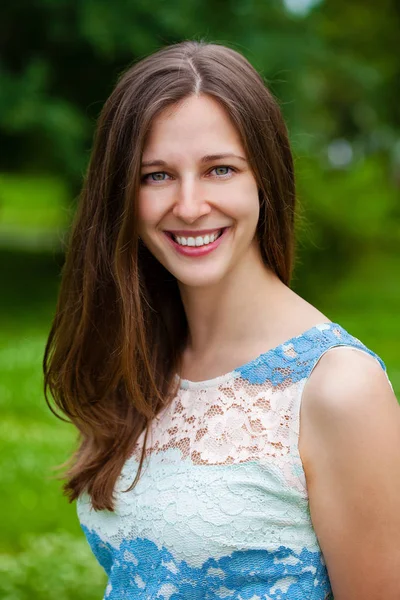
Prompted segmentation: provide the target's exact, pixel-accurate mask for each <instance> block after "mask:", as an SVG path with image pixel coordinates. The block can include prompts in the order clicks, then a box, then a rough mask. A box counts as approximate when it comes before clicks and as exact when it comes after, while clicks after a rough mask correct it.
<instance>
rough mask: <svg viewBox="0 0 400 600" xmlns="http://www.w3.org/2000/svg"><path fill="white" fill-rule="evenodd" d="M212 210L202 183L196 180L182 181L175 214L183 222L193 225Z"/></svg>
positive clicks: (173, 210) (176, 200)
mask: <svg viewBox="0 0 400 600" xmlns="http://www.w3.org/2000/svg"><path fill="white" fill-rule="evenodd" d="M210 210H211V207H210V205H209V202H208V200H207V199H206V198H205V196H204V188H203V187H202V185H201V183H200V182H198V181H195V180H194V179H190V180H186V181H182V182H181V184H180V186H179V188H178V190H177V194H176V197H175V198H174V207H173V209H172V212H173V214H174V215H175V216H176V217H178V218H180V219H182V220H183V221H186V222H188V223H193V222H194V221H196V219H198V218H199V217H201V216H203V215H206V214H208V213H209V212H210Z"/></svg>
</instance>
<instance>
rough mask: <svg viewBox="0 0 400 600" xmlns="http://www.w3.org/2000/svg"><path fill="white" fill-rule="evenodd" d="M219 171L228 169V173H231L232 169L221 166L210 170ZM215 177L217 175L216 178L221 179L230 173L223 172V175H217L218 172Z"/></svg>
mask: <svg viewBox="0 0 400 600" xmlns="http://www.w3.org/2000/svg"><path fill="white" fill-rule="evenodd" d="M221 169H222V170H224V169H225V170H226V169H229V171H231V172H233V169H232V167H226V166H223V165H221V166H220V167H214V169H212V170H213V171H220V170H221ZM217 175H218V177H219V176H221V177H224V176H226V175H230V173H226V172H225V173H218V172H217Z"/></svg>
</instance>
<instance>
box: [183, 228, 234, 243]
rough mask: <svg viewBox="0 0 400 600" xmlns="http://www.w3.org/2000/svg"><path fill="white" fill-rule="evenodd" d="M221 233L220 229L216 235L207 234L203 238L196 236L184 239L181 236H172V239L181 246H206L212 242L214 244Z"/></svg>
mask: <svg viewBox="0 0 400 600" xmlns="http://www.w3.org/2000/svg"><path fill="white" fill-rule="evenodd" d="M221 233H222V229H220V230H219V231H217V232H216V233H211V234H207V235H205V236H204V237H202V236H197V237H196V238H194V237H188V238H185V237H182V236H175V235H173V238H174V240H175V242H177V243H178V244H179V245H181V246H206V245H207V244H211V243H212V242H215V240H216V239H217V238H218V237H219V236H220V235H221Z"/></svg>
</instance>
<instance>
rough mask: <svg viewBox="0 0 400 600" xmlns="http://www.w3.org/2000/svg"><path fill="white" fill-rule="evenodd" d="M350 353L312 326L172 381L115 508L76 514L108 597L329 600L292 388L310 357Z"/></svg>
mask: <svg viewBox="0 0 400 600" xmlns="http://www.w3.org/2000/svg"><path fill="white" fill-rule="evenodd" d="M337 346H347V347H352V348H356V349H358V350H361V351H363V352H366V353H368V354H369V355H371V356H373V357H374V358H375V359H376V360H377V361H378V362H379V363H380V365H381V366H382V368H383V369H384V371H385V372H386V367H385V365H384V363H383V361H382V360H381V359H380V358H379V357H378V356H377V355H376V354H375V353H374V352H372V351H371V350H369V349H368V348H367V347H366V346H365V345H364V344H362V342H360V341H359V340H358V339H357V338H355V337H353V336H352V335H350V334H349V333H348V332H347V331H345V330H344V329H343V328H342V327H341V326H340V325H338V324H336V323H324V324H321V325H317V326H314V327H312V328H311V329H309V330H308V331H306V332H304V333H303V334H301V335H299V336H297V337H294V338H292V339H290V340H288V341H287V342H285V343H283V344H281V345H279V346H277V347H276V348H273V349H271V350H269V351H268V352H265V353H264V354H261V355H260V356H259V357H258V358H256V359H254V360H252V361H250V362H248V363H246V364H245V365H243V366H241V367H239V368H237V369H235V370H234V371H232V372H230V373H227V374H225V375H222V376H220V377H216V378H214V379H210V380H207V381H200V382H192V381H189V380H185V379H184V380H181V386H180V389H179V392H178V394H177V396H176V397H175V398H174V400H173V402H172V404H170V405H169V406H167V407H165V408H164V409H163V411H162V412H161V413H160V414H159V415H158V416H157V418H156V419H155V420H154V421H153V423H152V428H151V431H150V434H149V437H148V441H147V451H146V459H145V462H144V464H143V471H142V473H141V476H140V480H139V482H138V484H137V485H136V487H135V488H134V489H133V490H131V491H129V492H125V491H124V490H126V489H127V488H128V487H129V486H130V485H131V483H132V482H133V480H134V477H135V475H136V472H137V467H138V462H139V457H140V450H141V447H142V443H143V436H144V432H143V433H142V435H141V437H140V438H139V439H138V442H137V445H136V448H135V451H134V452H133V454H132V455H131V457H130V458H129V459H128V460H127V461H126V463H125V465H124V467H123V470H122V472H121V475H120V477H119V479H118V481H117V484H116V488H115V497H116V510H115V512H109V511H94V510H93V509H92V507H91V503H90V498H89V497H88V495H87V494H83V495H81V496H80V498H79V499H78V503H77V508H78V516H79V519H80V522H81V525H82V528H83V530H84V532H85V535H86V537H87V539H88V542H89V544H90V546H91V548H92V550H93V552H94V554H95V555H96V557H97V559H98V561H99V563H100V564H101V565H102V566H103V567H104V569H105V571H106V572H107V575H108V585H107V588H106V590H105V596H104V598H105V599H107V600H123V599H129V600H136V599H139V598H140V599H143V598H145V599H154V600H156V599H157V600H204V599H206V600H214V599H218V600H220V599H221V600H222V599H223V600H261V599H262V600H328V599H332V598H333V596H332V591H331V586H330V583H329V576H328V573H327V569H326V565H325V562H324V557H323V554H322V552H321V549H320V546H319V544H318V540H317V538H316V535H315V532H314V529H313V526H312V522H311V517H310V511H309V504H308V494H307V487H306V480H305V474H304V470H303V465H302V461H301V458H300V454H299V450H298V439H299V415H300V402H301V397H302V392H303V388H304V386H305V383H306V382H307V379H308V377H309V376H310V374H311V372H312V370H313V368H314V367H315V365H316V364H317V362H318V361H319V359H320V358H321V356H322V355H323V354H324V353H325V352H327V351H328V350H330V349H331V348H333V347H337Z"/></svg>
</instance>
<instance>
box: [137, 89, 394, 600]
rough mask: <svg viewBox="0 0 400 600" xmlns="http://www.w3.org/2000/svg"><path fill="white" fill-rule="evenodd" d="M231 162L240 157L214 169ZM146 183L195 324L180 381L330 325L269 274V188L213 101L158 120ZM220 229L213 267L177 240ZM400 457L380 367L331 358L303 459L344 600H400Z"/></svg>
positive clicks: (145, 229)
mask: <svg viewBox="0 0 400 600" xmlns="http://www.w3.org/2000/svg"><path fill="white" fill-rule="evenodd" d="M222 153H224V154H231V155H235V156H230V157H229V158H228V157H226V158H220V159H216V158H215V157H214V158H213V159H207V161H205V160H204V157H206V156H210V155H214V156H215V155H220V154H222ZM155 161H157V162H155ZM158 161H163V163H162V164H161V163H160V162H158ZM149 163H153V164H152V165H150V164H149ZM141 176H142V183H141V188H140V194H139V234H140V236H141V238H142V240H143V242H144V244H145V245H146V246H147V247H148V249H149V250H150V251H151V252H152V254H153V255H154V256H155V257H156V258H157V260H159V262H160V263H161V264H163V265H164V267H165V268H166V269H167V270H168V271H170V272H171V273H172V274H173V275H174V276H175V277H176V279H177V281H178V285H179V289H180V293H181V296H182V301H183V305H184V308H185V312H186V316H187V320H188V325H189V342H188V346H187V348H186V349H185V352H184V356H183V372H182V373H181V375H182V377H184V378H187V379H190V380H192V381H193V380H194V381H198V380H205V379H211V378H213V377H216V376H218V375H221V374H223V373H227V372H229V371H231V370H232V369H234V368H236V367H238V366H239V365H241V364H244V363H246V362H248V361H250V360H252V359H253V358H255V357H257V356H258V355H259V354H261V353H262V352H265V351H267V350H268V349H269V348H273V347H275V346H277V345H278V344H281V343H283V342H285V341H286V340H288V339H290V338H292V337H293V336H295V335H299V334H301V333H302V332H304V331H306V330H307V329H309V328H310V327H313V326H314V325H316V324H318V323H323V322H328V321H329V319H328V318H327V317H326V316H325V315H323V314H322V313H320V312H319V311H318V310H317V309H316V308H314V307H313V306H311V305H310V304H309V303H308V302H306V301H305V300H303V299H302V298H300V297H299V296H298V295H297V294H295V293H294V292H293V291H292V290H290V289H289V288H288V287H287V286H285V285H284V284H283V283H282V282H281V281H280V280H279V279H278V277H277V276H276V275H274V273H272V272H271V271H270V270H269V269H267V268H266V267H265V265H264V264H263V263H262V261H261V257H260V252H259V249H258V245H257V242H256V240H255V231H256V225H257V221H258V217H259V200H258V189H257V183H256V180H255V178H254V175H253V173H252V171H251V169H250V167H249V164H248V162H247V157H246V155H245V153H244V149H243V145H242V143H241V140H240V137H239V135H238V133H237V131H236V129H235V127H234V126H233V124H232V123H231V121H230V119H229V117H228V115H227V113H226V112H225V111H224V110H223V108H222V107H221V106H220V105H219V104H218V103H217V102H216V101H215V100H213V99H212V98H210V97H207V96H201V95H200V96H191V97H190V98H188V99H186V100H185V101H184V102H182V103H181V104H179V105H178V106H174V107H173V108H169V109H166V110H165V111H164V112H163V113H161V114H160V115H159V116H158V117H157V118H156V119H154V122H153V124H152V128H151V131H150V134H149V136H148V139H147V143H146V146H145V148H144V152H143V166H142V174H141ZM221 227H229V229H228V232H227V235H226V237H225V239H224V240H223V242H222V243H221V244H220V246H218V248H216V250H214V251H213V252H211V253H210V254H207V255H204V256H201V257H192V256H190V257H188V256H183V255H181V254H179V253H178V252H177V251H176V250H175V249H174V247H173V246H172V245H171V243H170V242H169V241H168V240H167V239H166V235H167V234H166V233H165V232H166V231H171V230H178V229H179V230H189V229H191V230H201V229H219V228H221ZM399 448H400V407H399V405H398V403H397V400H396V398H395V396H394V394H393V391H392V390H391V388H390V386H389V384H388V382H387V380H386V377H385V375H384V373H383V371H382V369H381V367H380V366H379V365H378V364H377V363H376V361H375V360H374V359H373V358H371V357H369V356H367V355H365V354H363V353H361V352H357V351H354V350H352V349H349V348H341V349H340V350H336V351H335V350H333V351H329V352H327V353H326V354H325V355H324V356H322V358H321V360H320V361H319V363H318V364H317V366H316V367H315V369H314V371H313V373H312V374H311V376H310V378H309V380H308V382H307V384H306V386H305V389H304V393H303V398H302V405H301V426H300V438H299V451H300V455H301V458H302V460H303V464H304V470H305V474H306V478H307V484H308V492H309V502H310V512H311V517H312V522H313V526H314V529H315V531H316V534H317V537H318V540H319V541H320V544H321V549H322V551H323V553H324V556H325V558H326V562H327V567H328V572H329V576H330V579H331V584H332V588H333V592H334V595H335V600H358V599H359V600H381V599H382V600H383V598H384V599H385V600H395V599H396V600H397V599H398V598H400V575H398V574H399V573H400V542H399V540H400V510H399V508H400V506H399V504H398V503H397V498H400V452H399Z"/></svg>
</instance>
